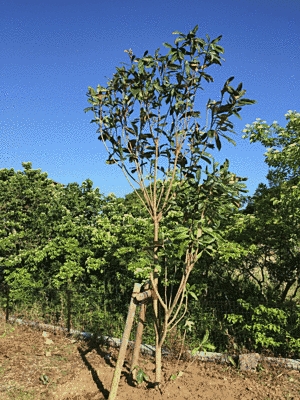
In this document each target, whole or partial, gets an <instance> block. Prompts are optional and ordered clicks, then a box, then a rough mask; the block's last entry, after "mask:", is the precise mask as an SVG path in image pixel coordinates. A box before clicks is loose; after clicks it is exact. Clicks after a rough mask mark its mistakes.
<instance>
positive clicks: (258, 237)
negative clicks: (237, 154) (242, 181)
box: [244, 111, 300, 301]
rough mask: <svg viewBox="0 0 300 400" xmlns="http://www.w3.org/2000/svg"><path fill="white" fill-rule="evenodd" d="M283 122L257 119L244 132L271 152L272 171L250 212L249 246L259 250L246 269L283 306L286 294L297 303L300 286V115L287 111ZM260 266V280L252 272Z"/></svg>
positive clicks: (270, 163)
mask: <svg viewBox="0 0 300 400" xmlns="http://www.w3.org/2000/svg"><path fill="white" fill-rule="evenodd" d="M285 117H286V120H287V124H286V126H285V127H282V126H280V125H279V124H278V123H277V122H276V121H274V122H273V123H272V124H270V125H269V124H267V123H266V122H265V121H263V120H261V119H257V120H256V121H255V122H254V123H253V124H251V125H246V127H245V129H244V132H245V136H244V137H245V138H246V137H248V138H250V142H252V143H254V142H261V143H262V144H263V145H264V146H265V147H267V152H266V153H265V162H266V163H267V165H268V166H269V172H268V174H267V178H268V180H269V187H267V186H266V185H264V184H260V185H259V187H258V189H257V190H256V192H255V195H254V196H253V198H252V199H251V201H250V204H249V207H248V209H250V210H251V213H252V219H251V224H250V225H249V224H248V225H247V230H248V233H249V235H250V239H249V240H250V241H249V242H248V243H250V242H251V243H252V244H255V245H256V252H255V254H254V255H253V256H252V258H251V260H252V262H251V261H250V260H249V263H248V269H249V273H251V275H252V277H253V278H254V279H256V281H257V283H258V284H259V285H260V286H261V289H262V290H263V287H264V288H265V290H266V289H267V287H268V285H271V286H270V287H269V289H271V290H272V291H273V292H274V291H275V293H276V294H277V296H278V298H279V299H281V300H282V301H283V300H285V299H286V297H287V296H288V294H290V297H293V298H294V297H295V296H296V294H297V292H298V290H299V287H300V251H299V250H300V236H299V227H300V186H299V178H300V175H299V174H300V150H299V149H300V113H298V112H296V111H289V112H288V113H287V114H285ZM246 212H247V208H246ZM258 266H259V267H260V274H259V276H257V275H255V274H254V272H253V270H254V269H255V268H257V267H258Z"/></svg>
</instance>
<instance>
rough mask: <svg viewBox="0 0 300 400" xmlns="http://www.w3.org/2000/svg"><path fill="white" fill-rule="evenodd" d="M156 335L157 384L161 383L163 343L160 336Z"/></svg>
mask: <svg viewBox="0 0 300 400" xmlns="http://www.w3.org/2000/svg"><path fill="white" fill-rule="evenodd" d="M157 336H158V335H156V340H155V384H156V385H159V384H160V382H161V356H162V345H161V343H159V342H160V340H159V337H157Z"/></svg>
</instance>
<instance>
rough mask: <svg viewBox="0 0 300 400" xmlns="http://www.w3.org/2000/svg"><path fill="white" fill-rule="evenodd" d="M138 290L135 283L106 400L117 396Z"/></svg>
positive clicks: (138, 284)
mask: <svg viewBox="0 0 300 400" xmlns="http://www.w3.org/2000/svg"><path fill="white" fill-rule="evenodd" d="M140 289H141V284H140V283H135V284H134V287H133V293H132V297H131V301H130V305H129V310H128V314H127V320H126V324H125V329H124V333H123V337H122V342H121V346H120V350H119V355H118V360H117V363H116V367H115V372H114V376H113V379H112V382H111V389H110V393H109V397H108V400H115V398H116V396H117V392H118V386H119V382H120V377H121V371H122V367H123V364H124V360H125V354H126V349H127V345H128V340H129V335H130V332H131V328H132V324H133V320H134V315H135V310H136V302H135V300H134V297H135V295H136V294H137V293H139V292H140Z"/></svg>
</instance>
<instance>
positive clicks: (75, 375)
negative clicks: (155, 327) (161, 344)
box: [0, 319, 300, 400]
mask: <svg viewBox="0 0 300 400" xmlns="http://www.w3.org/2000/svg"><path fill="white" fill-rule="evenodd" d="M117 354H118V351H117V350H116V349H112V348H108V347H106V346H105V345H101V344H99V343H95V342H92V341H91V342H86V341H80V340H75V339H74V338H72V337H69V338H68V337H65V336H63V335H62V334H55V333H53V332H52V333H51V332H43V331H41V330H37V329H33V328H29V327H25V326H19V325H11V324H5V323H4V322H3V320H2V319H1V320H0V399H1V400H2V399H3V400H10V399H16V400H17V399H18V400H21V399H22V400H25V399H26V400H31V399H37V400H42V399H50V400H52V399H53V400H55V399H58V400H75V399H76V400H98V399H99V400H100V399H106V398H107V397H108V394H109V389H110V384H111V380H112V375H113V372H114V365H115V362H116V357H117ZM130 356H131V354H130V353H129V352H128V354H127V359H126V360H127V361H125V364H124V368H123V372H122V376H121V381H120V385H119V390H118V395H117V399H119V400H125V399H126V400H144V399H149V400H150V399H151V400H152V399H161V400H164V399H178V400H179V399H180V400H183V399H206V400H210V399H213V400H218V399H221V400H231V399H232V400H237V399H240V400H242V399H243V400H256V399H257V400H267V399H270V400H271V399H294V400H296V399H300V372H299V371H293V370H288V369H283V368H275V367H271V366H270V365H268V364H264V363H262V364H259V365H258V368H257V371H256V372H242V371H240V370H239V369H238V368H235V367H233V366H228V365H225V364H215V363H211V362H199V361H195V360H194V361H192V360H185V361H179V362H177V360H176V359H171V358H169V359H164V367H163V373H164V381H163V383H162V385H161V387H160V389H157V388H153V387H151V382H153V380H154V362H153V358H152V357H149V356H148V357H142V358H141V360H140V362H139V364H140V367H141V368H142V370H143V371H144V372H145V374H146V375H147V377H148V379H147V381H144V382H143V383H142V384H140V385H134V384H133V382H132V380H131V376H130V374H129V362H130V360H131V357H130ZM172 375H173V378H174V377H175V379H174V380H172V379H170V377H171V376H172Z"/></svg>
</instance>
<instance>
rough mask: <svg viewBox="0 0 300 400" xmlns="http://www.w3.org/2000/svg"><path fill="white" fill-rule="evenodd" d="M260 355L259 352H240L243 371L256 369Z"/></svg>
mask: <svg viewBox="0 0 300 400" xmlns="http://www.w3.org/2000/svg"><path fill="white" fill-rule="evenodd" d="M259 360H260V355H259V354H257V353H249V354H240V356H239V364H240V369H241V371H256V367H257V364H258V361H259Z"/></svg>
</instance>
